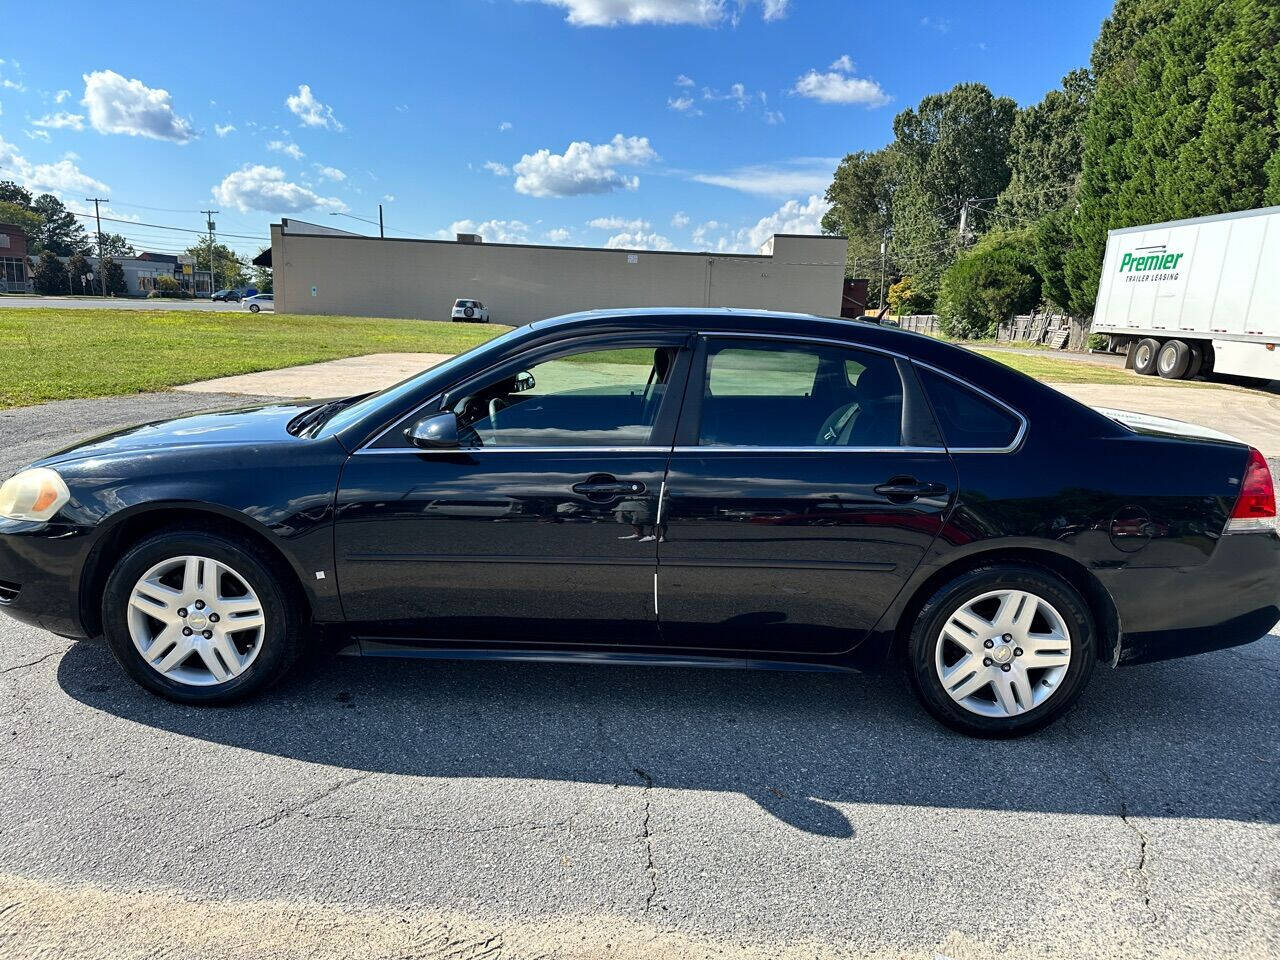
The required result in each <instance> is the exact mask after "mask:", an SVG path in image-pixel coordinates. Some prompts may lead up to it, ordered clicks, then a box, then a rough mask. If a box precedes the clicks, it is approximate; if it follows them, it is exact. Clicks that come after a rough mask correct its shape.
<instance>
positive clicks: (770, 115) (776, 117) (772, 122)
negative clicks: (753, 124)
mask: <svg viewBox="0 0 1280 960" xmlns="http://www.w3.org/2000/svg"><path fill="white" fill-rule="evenodd" d="M764 122H765V123H767V124H769V126H771V127H776V126H777V125H778V124H780V123H786V122H787V118H786V117H785V116H784V115H783V113H782V111H781V110H766V111H765V112H764Z"/></svg>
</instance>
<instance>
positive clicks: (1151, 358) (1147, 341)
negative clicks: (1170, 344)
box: [1133, 337, 1160, 377]
mask: <svg viewBox="0 0 1280 960" xmlns="http://www.w3.org/2000/svg"><path fill="white" fill-rule="evenodd" d="M1159 352H1160V342H1159V341H1158V340H1152V339H1151V338H1150V337H1143V338H1142V339H1141V340H1139V341H1138V348H1137V349H1136V350H1134V351H1133V369H1134V370H1136V371H1137V372H1138V373H1140V374H1142V375H1143V376H1144V377H1149V376H1151V375H1152V374H1153V373H1155V372H1156V355H1157V354H1158V353H1159Z"/></svg>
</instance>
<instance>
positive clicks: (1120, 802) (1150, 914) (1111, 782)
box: [1063, 722, 1160, 924]
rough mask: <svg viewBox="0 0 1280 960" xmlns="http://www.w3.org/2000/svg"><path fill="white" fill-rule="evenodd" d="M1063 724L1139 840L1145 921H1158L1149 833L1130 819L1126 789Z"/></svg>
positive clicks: (1140, 879) (1140, 888) (1138, 864)
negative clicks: (1153, 892)
mask: <svg viewBox="0 0 1280 960" xmlns="http://www.w3.org/2000/svg"><path fill="white" fill-rule="evenodd" d="M1063 725H1064V727H1066V729H1068V730H1069V731H1070V732H1071V736H1072V739H1074V740H1075V741H1076V743H1077V745H1078V746H1079V748H1080V752H1081V753H1082V754H1084V756H1085V758H1086V759H1087V760H1088V761H1089V763H1090V765H1091V766H1092V767H1093V769H1094V770H1095V771H1096V772H1097V774H1098V779H1099V781H1100V782H1101V783H1102V785H1103V786H1105V787H1106V788H1107V789H1108V790H1110V792H1111V794H1112V796H1113V797H1114V798H1115V802H1116V806H1117V810H1116V816H1118V817H1119V818H1120V822H1121V823H1123V824H1124V825H1125V827H1126V828H1127V829H1128V830H1129V832H1130V833H1132V834H1133V835H1134V837H1135V838H1136V839H1137V841H1138V862H1137V863H1136V864H1135V866H1134V870H1135V873H1136V875H1137V879H1138V889H1139V891H1140V892H1141V894H1142V906H1143V909H1144V910H1145V911H1146V913H1147V918H1148V919H1147V920H1146V921H1145V922H1147V923H1153V924H1154V923H1158V922H1159V920H1160V918H1159V916H1157V914H1156V911H1155V908H1154V907H1152V906H1151V874H1150V873H1149V872H1148V870H1147V843H1148V839H1147V835H1146V833H1145V832H1144V831H1143V830H1142V828H1141V827H1139V826H1138V825H1137V824H1136V823H1134V822H1133V821H1132V820H1130V819H1129V806H1128V803H1127V802H1126V800H1125V795H1124V791H1123V790H1122V789H1121V788H1120V785H1119V784H1118V783H1116V781H1115V779H1114V778H1113V777H1112V776H1111V774H1110V773H1108V772H1107V768H1106V767H1104V766H1103V764H1102V760H1101V759H1099V757H1098V755H1097V754H1096V753H1094V751H1093V750H1092V749H1090V748H1089V747H1088V746H1087V745H1086V743H1085V741H1083V740H1081V738H1080V737H1079V736H1078V734H1077V731H1076V730H1075V728H1074V727H1073V726H1071V725H1070V724H1069V723H1065V722H1064V724H1063Z"/></svg>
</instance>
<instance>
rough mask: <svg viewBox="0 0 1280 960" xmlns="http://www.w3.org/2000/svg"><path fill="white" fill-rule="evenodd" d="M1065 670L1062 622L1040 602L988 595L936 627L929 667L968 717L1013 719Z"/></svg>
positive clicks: (1024, 596)
mask: <svg viewBox="0 0 1280 960" xmlns="http://www.w3.org/2000/svg"><path fill="white" fill-rule="evenodd" d="M1070 664H1071V636H1070V633H1069V632H1068V630H1067V625H1066V621H1065V620H1064V619H1063V617H1062V614H1060V613H1059V612H1058V611H1057V610H1056V609H1055V608H1054V606H1053V604H1051V603H1049V602H1048V601H1047V600H1045V599H1044V598H1043V597H1039V596H1037V595H1036V594H1034V593H1031V592H1029V591H1026V590H992V591H989V592H987V593H983V594H981V595H979V596H977V597H974V598H973V599H972V600H969V601H968V602H966V603H965V604H963V605H962V606H960V607H959V608H958V609H957V610H956V611H955V612H954V613H952V614H951V616H950V617H948V618H947V622H946V625H945V626H944V627H943V628H942V631H941V634H940V635H939V637H938V642H937V644H936V645H935V647H934V667H935V669H936V670H937V673H938V679H939V681H940V682H941V683H942V688H943V689H944V690H946V692H947V694H948V696H950V697H951V699H952V700H954V701H955V702H956V703H958V704H959V705H960V706H962V707H964V709H966V710H968V711H969V712H970V713H976V714H979V715H980V716H984V717H997V718H1005V717H1015V716H1019V715H1021V714H1024V713H1026V712H1027V711H1029V710H1034V709H1035V708H1036V707H1038V706H1040V705H1041V704H1043V703H1044V702H1045V701H1047V700H1048V699H1049V698H1050V697H1052V696H1053V695H1054V694H1055V693H1057V691H1058V689H1059V687H1060V686H1061V685H1062V681H1063V678H1064V677H1065V676H1066V673H1067V668H1068V667H1069V666H1070Z"/></svg>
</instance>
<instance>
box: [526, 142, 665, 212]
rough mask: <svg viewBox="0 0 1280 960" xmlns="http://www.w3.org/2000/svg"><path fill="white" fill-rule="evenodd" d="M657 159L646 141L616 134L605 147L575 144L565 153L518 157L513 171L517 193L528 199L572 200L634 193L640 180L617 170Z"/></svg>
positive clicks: (544, 152) (542, 151) (544, 151)
mask: <svg viewBox="0 0 1280 960" xmlns="http://www.w3.org/2000/svg"><path fill="white" fill-rule="evenodd" d="M657 158H658V155H657V153H656V152H654V149H653V147H652V146H650V145H649V138H648V137H624V136H623V135H622V134H620V133H619V134H617V135H616V136H614V138H613V139H612V140H610V141H609V142H608V143H601V144H591V143H587V142H586V141H585V140H577V141H574V142H573V143H571V144H569V146H568V148H566V150H565V152H564V153H552V152H551V151H550V150H547V149H545V148H544V149H542V150H539V151H538V152H537V153H534V154H528V153H527V154H525V155H524V156H523V157H521V158H520V161H519V162H518V163H517V164H516V165H515V166H514V167H513V170H514V171H515V174H516V184H515V186H516V192H517V193H524V194H528V195H529V196H531V197H572V196H579V195H582V194H591V193H611V192H612V191H614V190H635V189H636V188H637V187H639V186H640V178H639V177H636V176H634V175H633V176H626V175H625V174H622V173H619V172H618V170H617V169H616V168H617V167H620V166H622V167H627V166H632V167H634V166H643V165H644V164H646V163H648V162H649V161H651V160H656V159H657Z"/></svg>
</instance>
